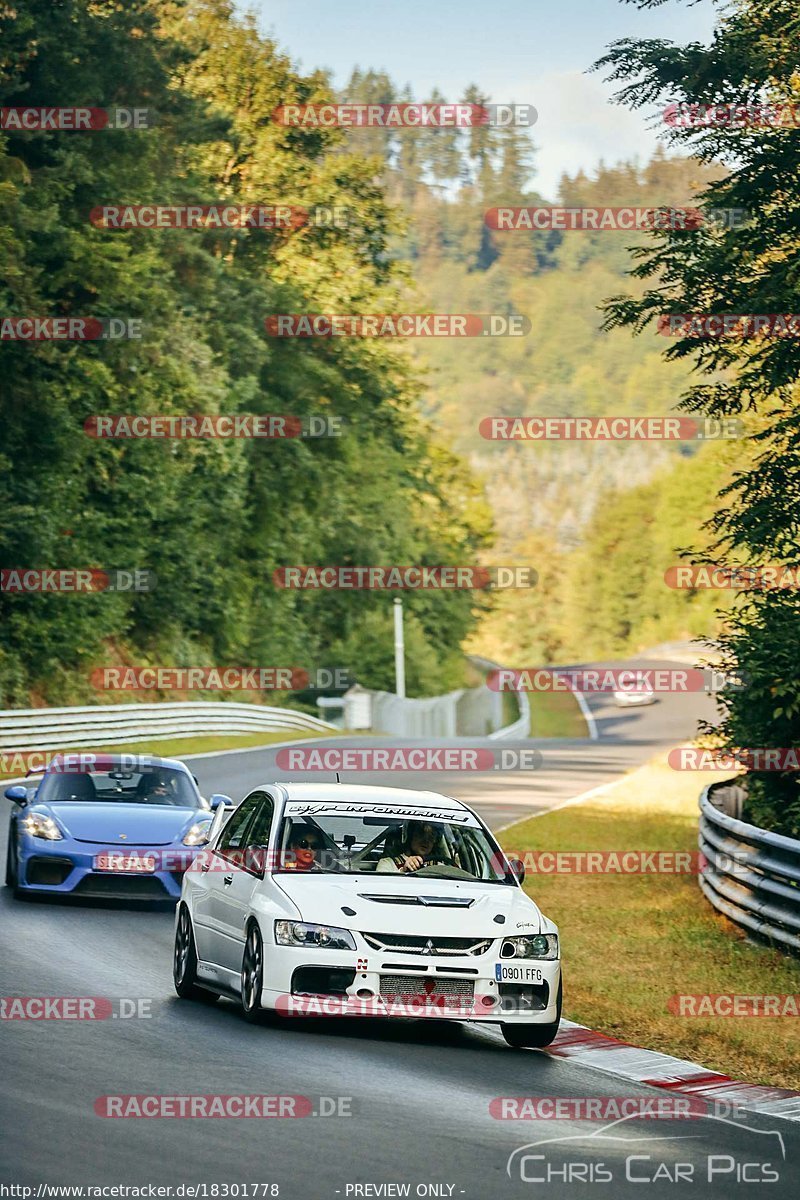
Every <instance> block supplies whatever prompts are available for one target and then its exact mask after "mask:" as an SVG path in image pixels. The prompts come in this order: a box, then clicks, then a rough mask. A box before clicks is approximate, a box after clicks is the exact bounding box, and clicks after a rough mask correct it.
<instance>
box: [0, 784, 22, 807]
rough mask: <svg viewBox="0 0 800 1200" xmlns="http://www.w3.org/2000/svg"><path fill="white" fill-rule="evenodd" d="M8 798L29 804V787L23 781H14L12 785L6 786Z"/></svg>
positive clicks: (15, 801) (18, 802)
mask: <svg viewBox="0 0 800 1200" xmlns="http://www.w3.org/2000/svg"><path fill="white" fill-rule="evenodd" d="M5 795H6V800H13V802H14V803H15V804H27V802H28V789H27V788H26V787H25V785H24V784H22V783H14V784H12V786H11V787H7V788H6V792H5Z"/></svg>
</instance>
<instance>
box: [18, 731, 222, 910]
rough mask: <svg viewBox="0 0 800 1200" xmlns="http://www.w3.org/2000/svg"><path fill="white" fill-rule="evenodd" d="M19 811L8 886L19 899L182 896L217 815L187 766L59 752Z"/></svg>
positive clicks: (214, 802)
mask: <svg viewBox="0 0 800 1200" xmlns="http://www.w3.org/2000/svg"><path fill="white" fill-rule="evenodd" d="M5 794H6V797H7V798H8V799H9V800H11V801H12V802H13V804H14V808H13V810H12V813H11V824H10V828H9V833H8V859H7V865H6V884H7V886H8V887H10V888H12V889H13V891H14V894H15V895H21V894H24V893H31V894H33V893H37V894H39V895H53V896H59V895H60V896H101V897H115V898H121V899H126V898H131V899H144V900H166V899H168V898H170V897H172V898H173V899H176V900H177V898H178V897H179V896H180V894H181V882H182V880H183V874H184V871H186V869H187V867H188V866H189V865H190V864H191V862H192V860H193V859H194V857H195V856H196V855H197V853H198V852H199V851H200V849H201V847H202V846H203V845H204V844H205V841H206V838H207V835H208V829H209V827H210V825H211V821H212V819H213V812H214V810H215V809H217V808H218V807H219V805H220V804H224V805H233V801H232V800H231V799H230V797H229V796H221V795H219V796H212V797H211V800H210V801H208V800H205V799H204V798H203V797H202V796H201V795H200V792H199V790H198V787H197V781H196V780H195V778H194V776H193V775H192V774H191V773H190V771H189V769H188V768H187V767H186V766H185V765H184V763H182V762H178V761H177V760H175V759H167V758H156V757H154V756H153V755H134V754H115V755H112V754H103V755H99V754H78V753H76V754H67V755H58V756H57V757H56V758H54V759H53V760H52V761H51V762H49V763H48V764H47V767H46V769H45V771H44V774H43V776H42V778H41V780H40V781H39V783H38V784H36V785H33V786H26V785H25V784H15V785H13V786H12V787H9V788H6V793H5Z"/></svg>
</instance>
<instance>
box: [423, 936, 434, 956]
mask: <svg viewBox="0 0 800 1200" xmlns="http://www.w3.org/2000/svg"><path fill="white" fill-rule="evenodd" d="M425 953H426V954H435V953H436V947H435V946H434V944H433V942H432V941H431V939H430V938H428V940H427V942H426V943H425Z"/></svg>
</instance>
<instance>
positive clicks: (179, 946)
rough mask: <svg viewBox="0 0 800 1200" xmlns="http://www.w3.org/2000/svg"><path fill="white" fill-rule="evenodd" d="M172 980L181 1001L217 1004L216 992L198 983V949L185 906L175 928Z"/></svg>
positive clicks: (182, 906) (182, 907)
mask: <svg viewBox="0 0 800 1200" xmlns="http://www.w3.org/2000/svg"><path fill="white" fill-rule="evenodd" d="M172 978H173V980H174V983H175V991H176V992H177V993H178V995H179V996H180V998H181V1000H202V1001H203V1002H204V1003H205V1004H216V1002H217V994H216V992H209V991H208V990H207V989H206V988H204V987H200V986H199V984H198V982H197V948H196V946H195V941H194V930H193V929H192V919H191V917H190V916H189V910H188V908H187V907H186V905H185V904H182V905H181V908H180V913H179V914H178V924H177V926H176V928H175V951H174V954H173V957H172Z"/></svg>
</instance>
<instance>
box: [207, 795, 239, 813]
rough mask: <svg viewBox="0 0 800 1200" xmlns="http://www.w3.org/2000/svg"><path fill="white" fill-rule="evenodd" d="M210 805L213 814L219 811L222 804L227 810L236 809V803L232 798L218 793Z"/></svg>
mask: <svg viewBox="0 0 800 1200" xmlns="http://www.w3.org/2000/svg"><path fill="white" fill-rule="evenodd" d="M209 804H210V805H211V811H212V812H214V811H215V810H216V809H218V808H219V806H220V804H224V805H225V807H226V808H235V807H236V801H235V800H231V798H230V796H223V795H222V793H221V792H217V793H216V794H215V795H213V796H212V797H211V799H210V800H209Z"/></svg>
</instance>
